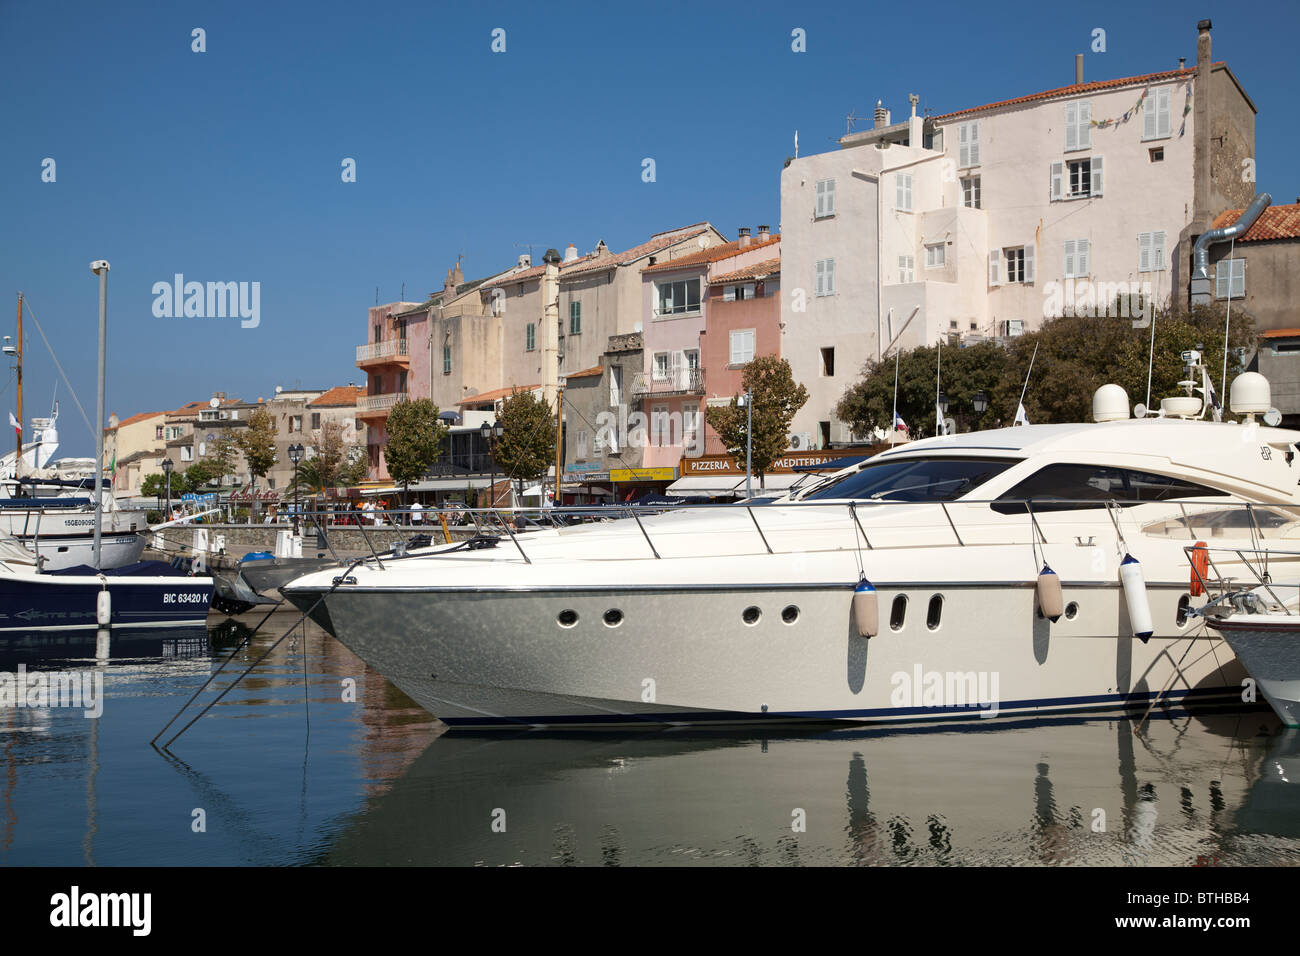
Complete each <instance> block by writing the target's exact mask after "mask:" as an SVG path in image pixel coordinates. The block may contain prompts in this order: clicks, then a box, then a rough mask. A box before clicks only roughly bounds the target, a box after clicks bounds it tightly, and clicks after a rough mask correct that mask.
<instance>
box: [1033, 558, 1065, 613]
mask: <svg viewBox="0 0 1300 956" xmlns="http://www.w3.org/2000/svg"><path fill="white" fill-rule="evenodd" d="M1038 609H1039V610H1040V611H1042V612H1043V617H1045V618H1047V619H1048V620H1049V621H1051V622H1052V623H1053V624H1055V623H1056V622H1057V621H1058V620H1060V618H1061V615H1062V614H1064V613H1065V599H1064V598H1063V597H1062V596H1061V579H1060V577H1058V576H1057V574H1056V572H1055V571H1053V570H1052V569H1051V568H1050V567H1048V566H1047V564H1046V563H1044V564H1043V570H1041V571H1039V572H1038Z"/></svg>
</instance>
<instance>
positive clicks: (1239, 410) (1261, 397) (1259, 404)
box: [1228, 372, 1273, 415]
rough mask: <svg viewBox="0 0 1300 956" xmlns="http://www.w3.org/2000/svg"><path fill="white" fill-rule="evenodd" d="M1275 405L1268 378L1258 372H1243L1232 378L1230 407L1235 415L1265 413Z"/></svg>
mask: <svg viewBox="0 0 1300 956" xmlns="http://www.w3.org/2000/svg"><path fill="white" fill-rule="evenodd" d="M1272 406H1273V399H1272V395H1271V393H1270V390H1269V387H1268V379H1266V378H1265V377H1264V376H1263V375H1260V374H1259V373H1258V372H1242V373H1241V374H1240V375H1238V376H1237V377H1236V378H1235V379H1233V380H1232V392H1231V396H1230V397H1229V399H1228V407H1229V408H1231V409H1232V413H1233V414H1234V415H1263V414H1264V413H1265V412H1267V411H1268V410H1269V409H1270V408H1271V407H1272Z"/></svg>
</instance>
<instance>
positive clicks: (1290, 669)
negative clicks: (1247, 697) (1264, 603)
mask: <svg viewBox="0 0 1300 956" xmlns="http://www.w3.org/2000/svg"><path fill="white" fill-rule="evenodd" d="M1210 626H1211V627H1212V628H1214V629H1215V630H1217V631H1220V632H1221V633H1222V634H1223V637H1224V640H1226V641H1227V642H1228V645H1229V646H1230V647H1231V648H1232V650H1233V652H1234V653H1235V654H1236V655H1237V657H1238V659H1239V660H1240V661H1241V663H1242V666H1244V667H1245V669H1246V670H1247V671H1248V672H1249V674H1250V676H1251V677H1253V678H1254V679H1255V681H1256V682H1257V683H1258V684H1259V690H1260V693H1261V694H1263V695H1264V699H1265V700H1267V701H1268V702H1269V704H1270V705H1271V706H1272V708H1273V710H1274V711H1275V712H1276V713H1277V715H1278V717H1280V718H1281V719H1282V722H1283V723H1284V724H1286V725H1287V726H1288V727H1300V622H1297V619H1296V617H1295V616H1294V615H1267V616H1266V615H1253V614H1247V615H1244V616H1241V617H1235V618H1228V619H1226V620H1224V619H1219V620H1215V619H1213V618H1211V619H1210Z"/></svg>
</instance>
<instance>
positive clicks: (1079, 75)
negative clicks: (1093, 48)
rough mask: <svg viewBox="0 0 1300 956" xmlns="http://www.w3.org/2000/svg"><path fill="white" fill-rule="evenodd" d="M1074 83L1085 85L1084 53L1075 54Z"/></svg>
mask: <svg viewBox="0 0 1300 956" xmlns="http://www.w3.org/2000/svg"><path fill="white" fill-rule="evenodd" d="M1074 85H1075V86H1083V54H1082V53H1076V54H1075V55H1074Z"/></svg>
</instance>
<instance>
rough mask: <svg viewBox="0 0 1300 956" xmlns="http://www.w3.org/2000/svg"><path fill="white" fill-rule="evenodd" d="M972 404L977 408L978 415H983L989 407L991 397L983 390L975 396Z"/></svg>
mask: <svg viewBox="0 0 1300 956" xmlns="http://www.w3.org/2000/svg"><path fill="white" fill-rule="evenodd" d="M971 404H972V405H974V406H975V414H976V415H983V414H984V410H985V409H986V408H988V407H989V397H988V396H987V395H985V394H984V390H983V389H981V390H980V391H978V392H976V393H975V396H974V397H973V398H972V399H971Z"/></svg>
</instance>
